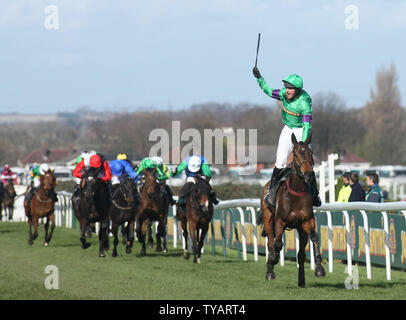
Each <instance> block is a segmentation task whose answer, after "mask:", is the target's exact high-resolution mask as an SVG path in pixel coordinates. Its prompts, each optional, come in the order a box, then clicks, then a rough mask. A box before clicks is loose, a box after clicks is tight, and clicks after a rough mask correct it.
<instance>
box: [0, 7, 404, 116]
mask: <svg viewBox="0 0 406 320" xmlns="http://www.w3.org/2000/svg"><path fill="white" fill-rule="evenodd" d="M50 5H53V6H54V7H52V8H51V9H52V10H51V9H50V8H49V6H50ZM348 6H352V7H350V9H351V8H354V7H355V8H356V10H357V11H358V28H354V27H357V26H356V20H354V19H353V18H354V17H355V14H356V12H355V11H354V9H352V10H350V11H346V8H347V10H349V9H348ZM55 8H56V10H57V11H55ZM49 10H51V11H49ZM405 16H406V1H396V0H392V1H374V0H368V1H355V0H351V1H335V0H332V1H321V0H315V1H299V0H284V1H269V0H264V1H261V0H204V1H202V0H193V1H192V0H170V1H169V0H167V1H165V0H152V1H151V0H150V1H144V0H137V1H133V0H115V1H112V0H110V1H107V0H46V1H44V0H3V1H1V2H0V39H1V42H0V113H9V112H19V113H56V112H74V111H75V110H77V109H78V108H80V107H83V106H87V107H89V108H91V109H94V110H98V111H105V110H107V111H119V112H120V111H136V110H140V109H142V110H145V109H146V110H151V109H169V108H171V109H172V110H176V109H183V108H187V107H189V106H191V105H194V104H200V103H206V102H218V103H231V104H238V103H253V104H269V105H274V101H273V100H272V99H270V98H269V97H268V96H266V95H265V94H264V93H263V92H261V90H260V88H259V86H258V84H257V82H256V79H255V78H254V76H253V74H252V68H253V66H254V63H255V54H256V47H257V38H258V33H261V44H260V49H259V57H258V68H259V70H260V72H261V74H262V76H263V77H264V78H265V80H266V81H267V83H268V84H269V85H271V86H272V87H275V88H280V87H281V86H282V81H281V80H282V79H284V78H285V77H286V76H287V75H288V74H291V73H296V74H299V75H301V76H302V77H303V80H304V88H305V90H306V91H307V92H308V93H309V94H310V95H311V96H312V95H315V94H316V93H319V92H334V93H336V94H338V95H339V96H341V97H342V98H343V99H344V101H345V102H346V105H347V107H362V106H363V105H364V104H365V103H366V102H367V100H368V99H369V98H370V90H371V88H373V86H374V85H375V75H376V71H377V70H378V69H379V68H382V67H389V65H390V64H391V63H394V64H395V66H396V69H397V72H398V75H399V81H398V85H399V89H400V92H401V95H402V94H403V96H404V95H405V94H406V59H405V57H406V55H405V52H406V50H405V49H406V41H405V40H404V39H405V38H404V37H405V36H404V35H405V34H406V19H405V18H404V17H405ZM55 17H57V19H56V18H55ZM350 27H352V28H350ZM402 102H403V104H404V100H402Z"/></svg>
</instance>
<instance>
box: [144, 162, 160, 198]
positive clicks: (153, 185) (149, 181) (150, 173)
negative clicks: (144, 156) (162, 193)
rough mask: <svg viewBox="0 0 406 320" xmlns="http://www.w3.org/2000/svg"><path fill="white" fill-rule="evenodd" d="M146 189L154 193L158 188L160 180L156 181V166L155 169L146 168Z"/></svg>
mask: <svg viewBox="0 0 406 320" xmlns="http://www.w3.org/2000/svg"><path fill="white" fill-rule="evenodd" d="M143 172H144V190H145V191H146V192H147V194H148V195H152V194H153V193H154V192H155V191H156V190H158V188H159V186H158V182H157V181H156V168H154V169H152V170H151V169H144V170H143Z"/></svg>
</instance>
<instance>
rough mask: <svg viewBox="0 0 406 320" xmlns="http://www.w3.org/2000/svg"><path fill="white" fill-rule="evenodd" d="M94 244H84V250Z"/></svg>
mask: <svg viewBox="0 0 406 320" xmlns="http://www.w3.org/2000/svg"><path fill="white" fill-rule="evenodd" d="M91 245H92V244H91V243H89V242H86V243H85V244H82V249H87V248H89V247H90V246H91Z"/></svg>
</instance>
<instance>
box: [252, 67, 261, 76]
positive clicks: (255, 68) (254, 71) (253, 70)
mask: <svg viewBox="0 0 406 320" xmlns="http://www.w3.org/2000/svg"><path fill="white" fill-rule="evenodd" d="M252 73H253V74H254V77H255V78H257V79H259V78H261V74H260V73H259V70H258V68H257V67H254V69H252Z"/></svg>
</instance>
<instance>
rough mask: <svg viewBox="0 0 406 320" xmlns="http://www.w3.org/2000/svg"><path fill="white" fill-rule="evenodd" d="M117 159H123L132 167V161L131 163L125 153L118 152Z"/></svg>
mask: <svg viewBox="0 0 406 320" xmlns="http://www.w3.org/2000/svg"><path fill="white" fill-rule="evenodd" d="M117 160H124V161H126V162H128V164H129V165H130V166H131V167H132V163H131V161H130V160H129V159H128V157H127V154H126V153H119V154H118V155H117Z"/></svg>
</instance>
